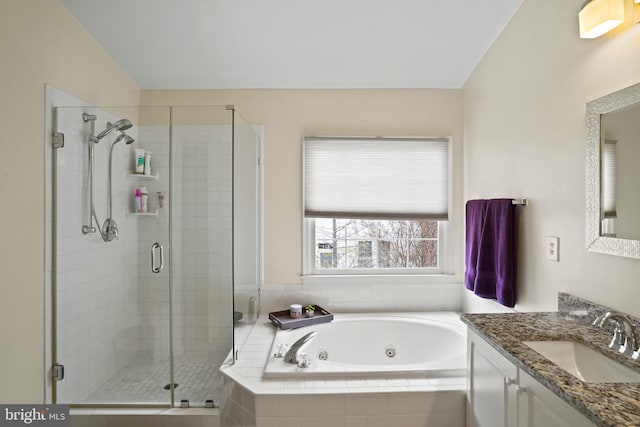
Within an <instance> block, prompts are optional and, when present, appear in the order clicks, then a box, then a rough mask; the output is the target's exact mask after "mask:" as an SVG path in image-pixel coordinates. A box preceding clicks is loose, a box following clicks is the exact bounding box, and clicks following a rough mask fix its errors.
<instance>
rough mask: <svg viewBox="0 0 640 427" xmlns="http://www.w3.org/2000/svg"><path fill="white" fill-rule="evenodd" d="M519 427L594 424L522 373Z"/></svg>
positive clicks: (557, 426) (559, 426)
mask: <svg viewBox="0 0 640 427" xmlns="http://www.w3.org/2000/svg"><path fill="white" fill-rule="evenodd" d="M518 418H519V420H518V427H582V426H585V427H593V426H594V424H593V423H592V422H591V421H589V420H588V419H587V418H586V417H585V416H584V415H582V414H580V413H579V412H578V411H576V410H575V409H574V408H572V407H571V406H570V405H569V404H568V403H566V402H565V401H563V400H562V399H561V398H559V397H558V396H556V395H555V394H553V393H552V392H551V391H550V390H548V389H547V388H546V387H545V386H543V385H542V384H540V383H539V382H538V381H536V380H535V379H533V377H531V376H530V375H528V374H527V373H526V372H522V371H520V385H519V387H518Z"/></svg>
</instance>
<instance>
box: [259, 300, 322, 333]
mask: <svg viewBox="0 0 640 427" xmlns="http://www.w3.org/2000/svg"><path fill="white" fill-rule="evenodd" d="M315 308H316V311H315V314H314V316H313V317H304V307H303V310H302V312H303V315H302V317H291V316H289V310H282V311H273V312H271V313H269V320H271V323H273V324H274V325H276V326H277V327H279V328H280V329H293V328H301V327H303V326H309V325H315V324H317V323H326V322H331V321H332V320H333V313H331V312H329V311H327V310H325V309H324V308H322V307H320V306H318V305H316V306H315Z"/></svg>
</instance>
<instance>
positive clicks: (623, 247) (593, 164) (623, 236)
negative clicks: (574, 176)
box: [585, 83, 640, 258]
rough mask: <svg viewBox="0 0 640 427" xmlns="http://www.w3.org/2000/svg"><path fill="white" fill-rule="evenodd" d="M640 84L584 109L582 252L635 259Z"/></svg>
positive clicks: (639, 236) (639, 247) (639, 224)
mask: <svg viewBox="0 0 640 427" xmlns="http://www.w3.org/2000/svg"><path fill="white" fill-rule="evenodd" d="M638 159H640V83H639V84H636V85H633V86H630V87H628V88H625V89H622V90H620V91H617V92H614V93H612V94H609V95H606V96H603V97H602V98H598V99H596V100H594V101H591V102H589V103H588V104H587V149H586V184H587V188H586V224H585V225H586V242H585V243H586V248H587V250H589V251H593V252H600V253H605V254H610V255H619V256H625V257H631V258H640V189H639V188H638V183H640V167H639V166H638V161H637V160H638Z"/></svg>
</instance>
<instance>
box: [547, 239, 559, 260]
mask: <svg viewBox="0 0 640 427" xmlns="http://www.w3.org/2000/svg"><path fill="white" fill-rule="evenodd" d="M559 243H560V239H559V238H558V237H557V236H547V240H546V245H545V248H546V253H547V259H548V260H551V261H556V262H558V261H559V260H560V246H558V245H559Z"/></svg>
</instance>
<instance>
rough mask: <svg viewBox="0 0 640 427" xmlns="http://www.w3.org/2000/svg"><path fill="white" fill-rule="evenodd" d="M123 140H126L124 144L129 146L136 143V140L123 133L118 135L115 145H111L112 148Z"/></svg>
mask: <svg viewBox="0 0 640 427" xmlns="http://www.w3.org/2000/svg"><path fill="white" fill-rule="evenodd" d="M122 140H124V143H125V144H127V145H129V144H133V142H134V141H135V139H133V138H131V137H130V136H129V135H127V134H126V133H124V131H122V133H120V135H118V137H117V138H116V140H115V141H113V144H111V146H112V147H113V146H114V145H116V144H117V143H118V142H120V141H122Z"/></svg>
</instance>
